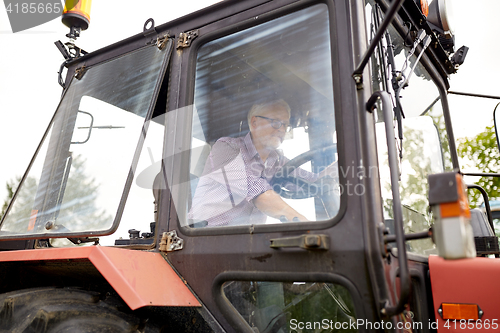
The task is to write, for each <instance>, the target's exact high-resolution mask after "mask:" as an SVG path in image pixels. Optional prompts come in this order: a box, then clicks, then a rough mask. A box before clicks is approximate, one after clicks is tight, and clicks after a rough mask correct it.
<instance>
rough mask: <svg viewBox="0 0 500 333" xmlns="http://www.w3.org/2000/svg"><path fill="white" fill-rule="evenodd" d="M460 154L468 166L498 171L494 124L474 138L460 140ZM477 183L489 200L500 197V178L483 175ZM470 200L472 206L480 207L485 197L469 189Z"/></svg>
mask: <svg viewBox="0 0 500 333" xmlns="http://www.w3.org/2000/svg"><path fill="white" fill-rule="evenodd" d="M457 151H458V155H459V156H460V157H461V158H462V159H463V160H464V161H463V164H464V166H465V167H466V168H477V169H478V171H479V172H485V173H496V172H498V169H499V168H498V161H500V153H499V151H498V146H497V141H496V134H495V128H494V126H493V125H492V126H488V127H486V129H485V131H484V132H481V133H479V134H478V135H476V136H475V137H473V138H463V139H459V140H458V148H457ZM476 184H477V185H479V186H481V187H482V188H484V189H485V191H486V193H488V197H489V200H498V199H500V178H498V177H481V178H480V179H479V180H478V181H477V182H476ZM469 201H470V205H471V208H475V207H478V206H479V205H480V204H481V203H482V202H483V198H482V196H481V194H480V193H479V192H478V191H472V190H471V191H469Z"/></svg>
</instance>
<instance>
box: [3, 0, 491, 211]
mask: <svg viewBox="0 0 500 333" xmlns="http://www.w3.org/2000/svg"><path fill="white" fill-rule="evenodd" d="M214 2H216V1H214V0H184V1H159V0H156V1H152V0H141V1H139V2H136V1H120V2H116V1H109V0H108V1H105V0H94V1H93V3H92V10H91V23H90V27H89V29H88V30H87V31H83V32H82V34H81V37H80V38H79V39H78V40H77V45H78V46H80V47H81V48H82V49H84V50H86V51H89V52H90V51H93V50H97V49H99V48H102V47H104V46H106V45H108V44H111V43H114V42H117V41H119V40H123V39H125V38H127V37H129V36H132V35H135V34H137V33H139V32H141V31H142V29H143V25H144V22H145V21H146V20H147V19H148V18H153V19H154V20H155V24H156V25H160V24H162V23H165V22H168V21H170V20H172V19H175V18H177V17H181V16H183V15H185V14H188V13H190V12H192V11H195V10H198V9H201V8H203V7H206V6H208V5H210V4H212V3H214ZM447 2H448V3H449V4H450V5H452V8H451V9H452V14H453V15H454V18H455V19H454V21H453V22H452V23H453V26H454V31H455V36H456V39H455V42H456V46H457V48H458V47H460V46H461V45H466V46H468V47H469V52H468V54H467V58H466V59H465V63H464V64H463V65H462V66H461V67H460V69H459V71H458V73H457V74H455V75H453V76H452V77H451V78H450V85H451V88H450V90H453V91H461V92H472V93H478V94H486V95H500V85H499V83H498V81H499V77H500V67H499V65H498V64H497V62H496V60H497V59H498V54H500V43H498V42H497V40H498V38H497V34H498V33H499V32H500V21H499V20H498V17H497V16H498V13H500V1H498V0H475V1H466V0H450V1H447ZM117 3H119V4H120V5H117ZM137 4H140V6H139V5H137ZM4 8H5V6H4V2H3V1H2V4H1V5H0V156H1V158H0V203H2V202H3V198H5V196H6V195H7V191H6V190H5V183H6V182H7V181H8V180H11V179H15V178H16V177H20V176H22V174H23V173H24V171H25V169H26V167H27V166H28V164H29V161H30V160H31V157H32V155H33V153H34V152H35V150H36V147H37V145H38V144H39V141H40V139H41V137H42V135H43V133H44V131H45V129H46V127H47V125H48V124H49V121H50V119H51V117H52V115H53V113H54V110H55V109H56V107H57V104H58V102H59V98H60V96H61V93H62V88H61V87H60V86H59V84H58V83H57V72H58V70H59V66H60V65H61V63H62V62H63V60H64V59H63V57H62V55H61V54H60V53H59V51H58V50H57V48H56V47H55V45H54V42H55V41H57V40H61V41H62V42H66V40H67V38H66V37H65V35H66V34H67V33H68V32H69V29H68V28H67V27H66V26H64V25H63V24H62V23H61V21H60V18H57V19H55V20H53V21H50V22H47V23H45V24H43V25H40V26H37V27H34V28H32V29H29V30H26V31H23V32H18V33H15V34H14V33H12V32H11V28H10V25H9V21H8V17H7V13H6V11H5V9H4ZM449 100H450V108H451V112H452V122H453V125H454V131H455V137H457V138H460V137H466V136H469V137H471V136H474V135H476V134H477V133H479V132H481V131H483V130H484V128H485V127H486V126H489V125H491V124H492V113H493V109H494V107H495V105H496V104H497V103H498V102H499V101H496V100H491V99H488V100H486V99H477V98H471V97H462V96H450V98H449Z"/></svg>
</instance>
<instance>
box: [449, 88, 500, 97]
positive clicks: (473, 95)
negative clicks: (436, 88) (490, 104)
mask: <svg viewBox="0 0 500 333" xmlns="http://www.w3.org/2000/svg"><path fill="white" fill-rule="evenodd" d="M448 94H452V95H462V96H471V97H480V98H491V99H500V96H493V95H482V94H474V93H466V92H459V91H451V90H448Z"/></svg>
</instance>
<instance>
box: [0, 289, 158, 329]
mask: <svg viewBox="0 0 500 333" xmlns="http://www.w3.org/2000/svg"><path fill="white" fill-rule="evenodd" d="M0 332H1V333H4V332H5V333H7V332H9V333H63V332H65V333H66V332H67V333H70V332H71V333H115V332H116V333H118V332H120V333H123V332H160V329H158V327H156V326H154V325H153V324H152V323H149V322H148V321H147V319H141V318H139V317H138V316H136V315H134V313H133V312H132V311H131V310H130V309H129V308H128V306H127V305H126V304H125V303H124V302H123V301H122V300H121V299H120V298H119V297H118V296H116V295H112V294H109V293H105V294H103V293H99V292H93V291H85V290H81V289H78V288H55V287H48V288H34V289H25V290H18V291H13V292H8V293H5V294H0Z"/></svg>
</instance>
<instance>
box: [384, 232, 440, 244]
mask: <svg viewBox="0 0 500 333" xmlns="http://www.w3.org/2000/svg"><path fill="white" fill-rule="evenodd" d="M431 235H432V233H431V231H430V230H428V231H422V232H416V233H414V234H405V241H408V240H414V239H423V238H430V237H431ZM394 241H396V235H387V236H385V237H384V242H386V243H392V242H394Z"/></svg>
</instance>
